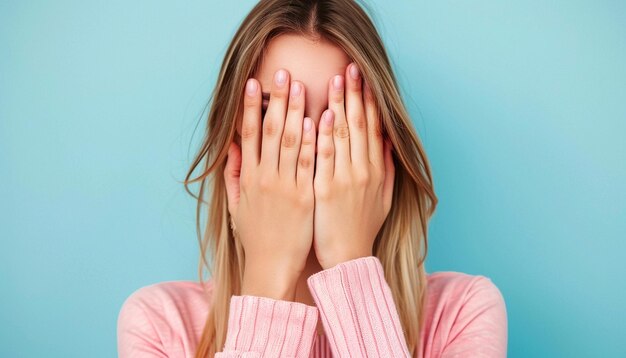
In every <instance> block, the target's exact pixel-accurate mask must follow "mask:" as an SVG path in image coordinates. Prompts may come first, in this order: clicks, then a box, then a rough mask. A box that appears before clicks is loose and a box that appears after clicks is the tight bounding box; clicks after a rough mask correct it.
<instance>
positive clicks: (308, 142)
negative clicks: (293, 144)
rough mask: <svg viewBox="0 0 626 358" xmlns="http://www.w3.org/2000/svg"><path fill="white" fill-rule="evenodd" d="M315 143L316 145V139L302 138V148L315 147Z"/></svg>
mask: <svg viewBox="0 0 626 358" xmlns="http://www.w3.org/2000/svg"><path fill="white" fill-rule="evenodd" d="M314 143H315V139H314V138H311V137H307V136H304V137H302V143H301V146H302V147H304V146H309V145H313V144H314Z"/></svg>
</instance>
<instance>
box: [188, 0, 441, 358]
mask: <svg viewBox="0 0 626 358" xmlns="http://www.w3.org/2000/svg"><path fill="white" fill-rule="evenodd" d="M366 10H367V12H366ZM368 13H371V11H370V10H369V9H368V8H367V5H366V4H362V3H357V2H356V1H353V0H263V1H260V2H259V3H258V4H257V5H255V6H254V8H253V9H252V10H251V11H250V13H249V14H248V15H247V16H246V18H245V19H244V20H243V22H242V23H241V25H240V26H239V28H238V30H237V32H236V33H235V36H234V38H233V40H232V42H231V43H230V45H229V47H228V49H227V51H226V54H225V56H224V60H223V62H222V67H221V69H220V72H219V77H218V79H217V83H216V85H215V88H214V90H213V92H212V94H211V98H210V99H209V112H208V122H207V127H206V132H205V134H204V138H203V141H202V144H201V147H200V149H199V151H198V152H197V154H196V155H195V158H194V160H193V163H192V164H191V167H190V168H189V171H188V173H187V176H186V178H185V181H184V185H185V190H186V191H187V192H188V193H189V194H190V195H191V196H193V197H194V198H195V199H196V200H197V210H196V230H197V235H198V241H199V244H200V263H199V266H198V275H199V280H200V283H201V284H202V286H203V287H204V289H205V293H206V298H207V305H208V307H209V309H208V315H207V319H206V323H205V325H204V329H203V331H202V335H201V337H200V341H199V342H198V346H197V351H196V357H197V358H200V357H202V358H204V357H213V356H214V354H215V352H219V351H221V350H222V348H223V346H224V343H225V340H226V331H227V324H228V315H229V303H230V297H231V296H232V295H239V294H240V292H241V282H242V276H243V268H244V260H245V256H244V251H243V247H242V245H241V243H240V242H239V241H238V239H237V238H236V237H235V236H234V235H233V233H232V231H231V230H230V228H229V215H228V210H227V196H226V187H225V183H224V176H223V172H224V166H225V163H226V159H227V153H228V147H229V144H230V142H231V141H233V140H235V136H237V137H238V134H237V130H236V129H237V126H238V122H240V121H241V116H242V113H243V96H242V94H243V91H244V86H245V83H246V80H247V79H248V78H250V77H255V74H256V73H257V71H258V69H259V66H260V62H261V60H262V56H263V53H264V49H265V47H266V45H267V44H268V42H269V41H270V40H271V39H272V38H274V37H276V36H278V35H281V34H285V33H290V34H298V35H301V36H304V37H306V38H309V39H314V40H319V39H323V40H326V41H330V42H331V43H333V44H335V45H337V46H339V47H340V48H342V49H343V50H344V51H345V53H346V54H347V55H348V57H349V58H350V59H351V60H352V61H354V62H356V64H357V65H358V68H359V69H360V70H361V73H362V76H363V78H364V80H365V81H367V83H368V84H369V85H370V87H371V90H372V93H373V95H374V98H375V101H376V103H377V105H378V109H379V118H380V120H381V121H382V122H381V124H382V128H383V134H384V136H385V138H388V139H389V140H390V141H391V143H392V145H393V149H394V150H393V160H394V164H395V167H396V174H395V183H394V192H393V199H392V207H391V210H390V212H389V215H388V216H387V218H386V220H385V222H384V223H383V226H382V227H381V229H380V231H379V232H378V234H377V236H376V239H375V241H374V246H373V254H374V255H375V256H376V257H378V259H379V260H380V261H381V263H382V265H383V268H384V271H385V278H386V280H387V282H388V284H389V286H390V288H391V292H392V294H393V298H394V302H395V304H396V307H397V309H398V314H399V316H400V320H401V324H402V328H403V332H404V336H405V338H406V341H407V344H408V346H409V351H410V352H411V355H415V354H416V353H417V349H418V348H419V346H420V342H419V339H420V332H421V329H422V324H423V317H422V316H423V307H424V298H425V296H426V288H427V287H426V283H427V281H426V272H425V268H424V261H425V259H426V254H427V251H428V243H427V242H428V241H427V231H428V230H427V225H428V222H429V220H430V218H431V216H432V214H433V213H434V211H435V207H436V205H437V201H438V200H437V197H436V195H435V192H434V187H433V183H432V175H431V169H430V164H429V162H428V159H427V157H426V154H425V151H424V148H423V146H422V143H421V141H420V140H419V138H418V136H417V134H416V131H415V129H414V127H413V125H412V123H411V119H410V117H409V114H408V113H407V110H406V108H405V105H404V103H403V100H402V98H401V96H400V92H399V88H398V85H397V82H396V78H395V75H394V73H393V70H392V68H391V64H390V61H389V59H388V56H387V53H386V50H385V48H384V46H383V42H382V40H381V38H380V36H379V34H378V32H377V30H376V28H375V26H374V24H373V22H372V20H371V19H370V17H369V16H368ZM199 166H200V167H201V168H202V173H201V174H200V175H199V176H197V177H196V178H193V179H192V178H191V177H192V174H193V172H194V171H195V170H196V168H197V167H199ZM195 182H199V193H198V195H197V196H196V195H194V193H192V192H191V191H190V190H189V184H191V183H195ZM207 191H208V192H209V194H211V195H210V196H211V198H210V200H205V195H206V192H207ZM204 204H206V205H207V209H208V212H207V214H206V215H207V216H206V217H205V216H203V214H202V207H203V205H204ZM203 218H205V219H206V220H207V222H206V224H205V226H204V230H202V224H201V220H202V219H203ZM207 255H210V259H211V260H210V261H211V264H209V262H208V261H207ZM204 268H206V269H207V270H208V272H209V274H210V278H211V279H212V281H211V279H207V280H206V282H205V281H204V279H203V272H204V271H203V269H204ZM209 283H210V284H209Z"/></svg>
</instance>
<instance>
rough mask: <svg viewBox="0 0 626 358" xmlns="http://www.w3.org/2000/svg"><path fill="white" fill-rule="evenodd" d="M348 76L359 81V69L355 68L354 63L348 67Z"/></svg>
mask: <svg viewBox="0 0 626 358" xmlns="http://www.w3.org/2000/svg"><path fill="white" fill-rule="evenodd" d="M350 76H352V78H353V79H355V80H358V79H359V68H358V67H357V65H356V63H353V64H352V65H351V66H350Z"/></svg>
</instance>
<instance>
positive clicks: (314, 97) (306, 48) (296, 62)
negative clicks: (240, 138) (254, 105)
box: [237, 34, 350, 134]
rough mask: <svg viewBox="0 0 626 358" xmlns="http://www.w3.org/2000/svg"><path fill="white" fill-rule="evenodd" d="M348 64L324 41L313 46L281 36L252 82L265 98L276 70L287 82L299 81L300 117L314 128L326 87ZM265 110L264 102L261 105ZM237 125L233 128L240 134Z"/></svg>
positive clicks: (295, 37)
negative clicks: (285, 75) (283, 73)
mask: <svg viewBox="0 0 626 358" xmlns="http://www.w3.org/2000/svg"><path fill="white" fill-rule="evenodd" d="M348 64H350V58H349V57H348V55H347V54H346V53H345V52H344V51H343V50H342V49H341V48H340V47H338V46H337V45H334V44H332V43H330V42H327V41H325V40H320V41H318V42H314V41H312V40H309V39H307V38H305V37H303V36H300V35H294V34H282V35H279V36H277V37H275V38H274V39H272V40H271V41H270V42H269V43H268V45H267V48H266V52H265V56H264V57H263V61H262V63H261V66H260V68H259V71H258V73H256V74H255V76H254V77H255V78H256V79H257V80H258V81H259V83H261V90H262V91H263V93H264V94H268V96H269V92H270V89H271V87H272V78H273V77H274V73H276V71H278V70H279V69H281V68H282V69H285V70H287V71H288V72H289V74H290V80H291V81H294V80H297V81H300V82H302V83H303V84H304V88H305V91H304V93H305V103H306V104H305V109H304V116H305V117H310V118H311V119H313V122H314V123H315V126H316V127H317V126H318V124H319V120H320V116H321V115H322V112H324V110H325V109H326V108H328V83H329V81H330V79H331V78H332V77H333V76H334V75H343V74H344V73H345V70H346V67H347V66H348ZM263 108H264V109H265V108H267V101H263ZM240 126H241V123H239V126H238V128H237V131H238V132H239V134H241V127H240Z"/></svg>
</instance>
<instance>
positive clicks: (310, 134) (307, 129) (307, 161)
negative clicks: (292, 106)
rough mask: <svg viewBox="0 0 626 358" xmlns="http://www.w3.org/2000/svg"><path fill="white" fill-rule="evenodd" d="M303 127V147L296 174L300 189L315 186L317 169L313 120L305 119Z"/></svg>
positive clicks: (297, 184)
mask: <svg viewBox="0 0 626 358" xmlns="http://www.w3.org/2000/svg"><path fill="white" fill-rule="evenodd" d="M302 126H303V128H302V146H301V148H300V154H299V157H298V168H297V174H296V176H297V179H296V186H297V187H298V188H306V187H307V186H308V187H310V186H311V185H313V174H314V168H315V124H314V123H313V120H312V119H311V118H309V117H305V118H304V121H303V124H302Z"/></svg>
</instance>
